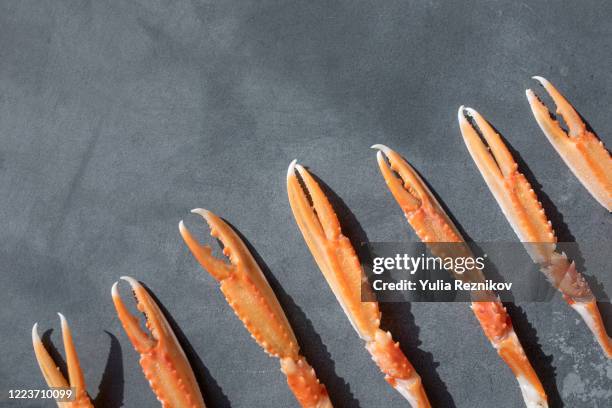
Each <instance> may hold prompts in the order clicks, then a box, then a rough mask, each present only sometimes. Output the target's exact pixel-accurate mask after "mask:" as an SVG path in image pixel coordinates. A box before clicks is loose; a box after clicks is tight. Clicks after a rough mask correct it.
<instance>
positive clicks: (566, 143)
mask: <svg viewBox="0 0 612 408" xmlns="http://www.w3.org/2000/svg"><path fill="white" fill-rule="evenodd" d="M533 79H535V80H536V81H538V82H539V83H540V85H542V86H543V87H544V89H545V90H546V91H547V92H548V94H549V95H550V97H551V98H552V100H553V102H554V103H555V104H556V105H557V114H558V115H560V116H561V117H562V118H563V120H564V121H565V123H566V124H567V127H568V132H567V133H566V132H565V130H563V129H562V128H561V125H559V122H558V121H557V120H555V119H553V118H551V115H550V112H549V110H548V108H547V107H546V105H544V104H543V103H542V101H540V99H538V97H537V96H536V94H535V93H534V92H533V91H532V90H531V89H527V91H526V94H527V100H528V101H529V105H530V106H531V111H532V112H533V116H534V117H535V119H536V121H537V122H538V125H540V128H541V129H542V132H544V134H545V135H546V137H547V138H548V140H549V141H550V143H551V144H552V145H553V147H554V148H555V150H556V151H557V153H559V155H560V156H561V158H562V159H563V161H564V162H565V164H566V165H567V166H568V167H569V168H570V169H571V170H572V172H573V173H574V175H575V176H576V177H577V178H578V180H580V182H581V183H582V184H583V185H584V186H585V187H586V189H587V190H588V191H589V192H590V193H591V195H592V196H593V197H594V198H595V199H596V200H597V201H598V202H599V203H600V204H601V205H603V206H604V207H605V208H606V209H607V210H608V211H612V157H611V156H610V153H609V152H608V151H607V150H606V148H605V147H604V145H603V143H602V141H601V140H599V139H598V138H597V136H595V135H594V134H593V133H591V132H589V131H588V130H587V126H586V124H585V123H584V122H583V120H582V119H581V118H580V115H579V114H578V113H577V112H576V110H575V109H574V108H573V107H572V105H571V104H570V103H569V102H568V101H567V100H566V99H565V98H564V97H563V95H561V93H560V92H559V91H558V90H557V89H556V88H555V87H554V86H553V85H552V84H551V83H550V82H548V81H547V80H546V79H545V78H542V77H539V76H534V77H533Z"/></svg>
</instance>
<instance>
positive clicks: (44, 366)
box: [32, 313, 93, 408]
mask: <svg viewBox="0 0 612 408" xmlns="http://www.w3.org/2000/svg"><path fill="white" fill-rule="evenodd" d="M58 315H59V317H60V321H61V324H62V339H63V341H64V352H65V353H66V367H67V368H68V380H66V378H65V377H64V375H63V374H62V372H61V371H60V369H59V367H58V366H57V364H56V363H55V361H53V358H52V357H51V355H50V354H49V352H48V351H47V349H46V348H45V346H44V345H43V343H42V341H41V340H40V337H39V335H38V323H36V324H34V327H32V344H33V345H34V353H35V354H36V360H37V361H38V366H39V367H40V371H42V374H43V377H45V381H46V382H47V385H48V386H49V388H65V389H68V388H72V390H73V392H74V398H72V397H71V398H70V399H69V400H68V399H66V400H58V401H57V405H58V406H59V407H60V408H86V407H87V408H93V404H92V403H91V400H90V399H89V396H88V395H87V389H86V385H85V378H84V377H83V371H81V365H80V364H79V356H78V355H77V352H76V348H75V347H74V342H73V341H72V334H71V332H70V327H69V326H68V322H67V321H66V318H65V317H64V315H63V314H61V313H58Z"/></svg>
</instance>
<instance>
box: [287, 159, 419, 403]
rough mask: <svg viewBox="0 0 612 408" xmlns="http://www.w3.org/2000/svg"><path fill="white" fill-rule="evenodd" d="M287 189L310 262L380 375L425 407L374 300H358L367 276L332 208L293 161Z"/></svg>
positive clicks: (413, 375) (416, 377)
mask: <svg viewBox="0 0 612 408" xmlns="http://www.w3.org/2000/svg"><path fill="white" fill-rule="evenodd" d="M296 172H297V173H299V175H300V177H301V179H302V181H303V183H304V186H305V188H306V189H307V191H308V195H309V196H310V197H311V199H312V203H313V205H312V206H311V204H310V202H309V200H308V196H307V195H306V192H305V191H304V190H303V188H302V185H301V184H300V180H299V179H298V177H297V174H296ZM287 190H288V194H289V203H290V204H291V209H292V211H293V215H294V217H295V220H296V222H297V224H298V227H299V229H300V231H301V232H302V235H303V236H304V240H305V241H306V244H307V245H308V248H309V249H310V252H311V253H312V255H313V257H314V259H315V262H316V263H317V265H318V266H319V269H321V272H322V273H323V276H324V277H325V279H326V280H327V283H328V284H329V286H330V288H331V290H332V292H333V293H334V295H335V296H336V299H338V302H339V303H340V305H341V306H342V309H343V310H344V313H345V314H346V316H347V317H348V319H349V321H350V322H351V324H352V325H353V328H354V329H355V330H356V331H357V333H358V334H359V337H360V338H361V339H362V340H364V341H365V343H366V349H367V350H368V351H369V352H370V354H371V355H372V359H373V360H374V362H375V363H376V364H377V365H378V367H379V368H380V370H381V371H382V372H383V373H384V374H385V379H386V380H387V382H388V383H389V384H391V386H393V388H395V389H396V390H397V391H399V392H400V393H401V394H402V395H403V396H404V398H406V399H407V400H408V401H409V403H410V405H411V406H412V407H419V408H421V407H430V404H429V400H428V399H427V395H426V393H425V389H424V388H423V385H422V382H421V377H420V376H419V375H418V373H417V372H416V370H415V369H414V367H413V366H412V364H411V363H410V361H408V358H406V356H405V355H404V353H403V352H402V350H401V349H400V347H399V344H398V343H395V342H393V339H392V338H391V333H389V332H384V331H383V330H381V328H380V317H381V315H380V311H379V309H378V303H377V302H375V301H373V302H362V301H361V299H362V291H368V292H369V290H370V289H369V286H368V281H367V278H366V276H365V273H364V272H363V270H362V269H361V265H360V264H359V260H358V258H357V254H356V253H355V249H354V248H353V246H352V244H351V242H350V241H349V239H348V238H347V237H346V236H344V235H343V234H342V231H341V227H340V222H339V221H338V217H337V216H336V213H335V212H334V209H333V208H332V206H331V204H330V202H329V201H328V200H327V197H326V196H325V194H324V193H323V190H322V189H321V187H320V186H319V184H318V183H317V182H316V181H315V179H314V178H313V177H312V176H311V175H310V173H308V171H306V169H305V168H304V167H302V166H300V165H299V164H296V162H295V161H293V162H292V163H291V165H290V166H289V171H288V174H287ZM367 295H368V296H364V298H371V294H370V293H368V294H367Z"/></svg>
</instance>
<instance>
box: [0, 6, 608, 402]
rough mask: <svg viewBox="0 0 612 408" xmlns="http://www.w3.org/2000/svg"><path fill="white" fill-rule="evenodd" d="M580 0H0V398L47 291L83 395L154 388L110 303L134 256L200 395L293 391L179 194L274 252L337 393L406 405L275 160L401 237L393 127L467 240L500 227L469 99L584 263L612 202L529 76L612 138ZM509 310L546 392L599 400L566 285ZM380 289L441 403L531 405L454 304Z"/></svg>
mask: <svg viewBox="0 0 612 408" xmlns="http://www.w3.org/2000/svg"><path fill="white" fill-rule="evenodd" d="M580 3H581V4H578V2H571V1H565V2H553V1H546V2H545V1H542V2H497V1H495V2H491V1H479V2H466V3H465V4H464V5H463V6H461V7H458V6H457V5H454V2H444V1H427V2H423V1H387V2H356V1H344V2H334V3H333V4H332V3H331V2H327V1H319V0H314V1H302V2H294V1H278V2H271V1H249V2H247V1H236V2H234V1H220V2H202V1H199V0H193V1H178V2H167V1H152V0H151V1H25V0H19V1H3V2H2V3H0V197H1V201H0V222H1V225H2V228H1V229H0V265H1V266H0V267H1V268H2V271H1V273H0V287H1V288H2V292H3V296H2V301H1V303H0V306H1V307H0V319H1V321H0V332H1V333H2V334H1V336H2V337H1V340H0V349H1V350H2V353H0V392H2V398H5V397H6V391H7V390H8V389H9V388H32V387H42V386H43V385H44V383H43V380H42V377H41V375H40V372H39V370H38V367H37V366H36V362H35V359H34V355H33V352H32V348H31V343H30V330H31V327H32V324H33V323H34V322H36V321H38V322H40V330H41V333H42V332H46V331H47V330H50V329H52V330H53V332H52V334H51V340H52V342H53V343H54V344H55V345H56V346H57V347H58V348H59V349H61V339H60V336H59V319H58V318H57V316H56V315H55V312H57V311H61V312H63V313H65V315H66V316H67V318H68V319H69V321H70V323H71V325H72V329H73V332H74V336H75V341H76V346H77V348H78V351H79V354H80V357H81V360H82V365H83V368H84V370H85V377H86V380H87V383H88V390H89V392H90V394H91V395H92V396H97V406H99V407H101V406H105V407H111V408H114V407H119V406H122V405H123V406H126V407H142V406H157V403H156V401H155V398H154V395H153V394H152V393H151V392H150V390H149V389H148V385H147V383H146V381H145V379H144V377H143V376H142V374H141V372H140V368H139V366H138V363H137V361H138V356H137V354H136V353H135V352H134V351H133V349H132V347H131V345H130V344H129V342H128V340H127V338H126V336H125V334H124V332H123V330H122V328H121V327H120V325H119V322H118V319H117V318H116V316H115V312H114V308H113V306H112V303H111V298H110V287H111V285H112V283H113V282H114V281H115V280H117V279H118V277H119V276H121V275H126V274H127V275H131V276H133V277H135V278H138V279H140V280H142V281H143V282H145V283H146V284H147V285H148V286H149V287H150V288H151V290H152V291H153V292H154V293H155V294H156V295H157V297H158V298H159V299H160V301H161V302H162V303H163V305H164V306H165V308H167V310H168V311H169V313H170V314H171V316H172V318H173V320H174V321H175V323H176V326H177V327H178V328H180V337H181V339H182V341H183V343H184V344H185V347H186V350H187V353H188V355H189V356H190V357H191V361H192V362H193V364H194V365H195V371H196V373H197V376H198V379H199V380H200V383H201V385H202V389H203V392H204V393H205V399H206V401H207V402H208V403H209V405H210V406H212V407H229V406H232V407H294V406H296V403H295V401H294V399H293V397H292V396H291V394H290V393H289V391H288V389H287V387H286V386H285V380H284V378H283V376H282V375H281V374H280V372H279V370H278V362H277V361H276V360H273V359H270V358H268V357H267V356H266V355H265V354H264V353H263V352H262V351H261V350H260V349H259V347H258V346H257V345H256V344H255V343H254V342H253V341H252V340H251V338H250V337H249V336H248V335H247V333H246V331H245V330H244V329H243V328H242V327H241V324H240V323H239V321H238V320H237V319H236V318H235V317H234V315H233V313H232V312H231V310H230V309H229V307H228V306H227V305H226V302H225V300H224V299H223V298H222V296H221V295H220V293H219V291H218V290H217V285H216V284H215V282H213V280H212V279H211V278H210V277H209V276H208V275H207V274H206V273H204V272H203V271H202V270H201V269H200V268H199V266H197V265H196V263H195V261H194V260H193V258H192V257H191V255H190V254H189V253H188V252H187V250H186V248H185V247H184V245H183V243H182V242H181V240H180V237H179V235H178V231H177V223H178V221H179V220H180V219H181V218H182V217H186V222H187V223H188V224H189V225H190V226H191V227H192V229H195V230H200V231H202V234H200V235H202V236H204V235H205V229H204V228H203V225H202V223H201V222H200V221H199V220H197V219H195V218H193V217H189V216H186V214H188V210H189V209H191V208H193V207H196V206H202V207H205V208H209V209H211V210H213V211H215V212H217V213H219V214H220V215H222V216H224V217H225V218H226V219H228V220H229V221H230V222H231V223H232V224H234V225H235V226H236V227H237V229H238V230H240V232H241V233H242V234H243V235H244V236H245V237H246V238H247V239H248V240H249V241H250V243H251V244H252V246H253V247H254V248H255V249H256V251H257V252H258V254H259V256H260V257H261V259H262V260H263V262H265V264H266V265H267V266H266V270H267V272H268V277H269V278H270V281H271V282H272V285H273V287H274V289H275V290H276V292H277V293H278V294H279V297H280V300H281V302H282V304H283V306H284V307H285V309H286V310H287V313H288V315H289V319H290V320H291V322H292V324H293V326H294V328H295V331H296V333H297V335H298V337H299V339H300V342H301V345H302V347H303V351H304V354H305V355H306V356H307V357H308V358H309V360H310V361H311V362H312V364H313V365H314V366H315V367H316V369H317V370H318V372H319V375H320V377H321V379H322V380H323V382H324V383H325V384H327V386H328V388H329V391H330V394H331V396H332V399H333V401H334V402H335V403H336V406H338V407H364V408H365V407H405V406H406V403H405V401H403V400H402V399H401V398H400V396H399V395H398V394H397V393H395V392H394V391H393V390H391V389H390V388H389V387H388V386H387V385H386V384H385V382H384V380H383V377H382V376H381V375H380V374H379V373H378V370H377V369H376V368H375V366H374V365H373V363H372V362H371V361H370V359H369V357H368V355H367V354H366V353H365V351H364V350H363V345H362V342H361V341H359V340H358V338H357V336H356V335H354V333H353V332H352V331H351V327H350V325H349V323H348V321H347V319H346V318H345V316H344V315H343V314H342V311H341V309H340V307H339V306H338V304H337V302H336V300H335V299H334V298H333V296H332V294H331V292H330V291H329V290H328V288H327V285H326V283H325V281H324V279H323V278H322V276H321V273H320V272H319V271H318V270H317V268H316V266H315V265H314V263H313V261H312V258H311V256H310V254H309V253H308V250H307V248H306V246H305V244H304V243H303V241H302V238H301V236H300V235H299V232H298V230H297V228H296V226H295V223H294V221H293V219H292V216H291V213H290V210H289V206H288V202H287V198H286V191H285V171H286V168H287V165H288V163H289V162H290V161H291V160H292V159H293V158H296V157H297V158H298V159H299V160H300V161H301V162H302V163H303V164H306V165H308V166H310V168H311V169H312V171H313V172H314V173H315V174H316V175H317V176H319V177H320V178H321V179H322V180H324V181H325V183H327V184H328V185H329V186H330V188H331V189H332V190H334V191H335V193H336V194H337V195H338V196H339V197H340V198H341V199H342V200H343V201H344V203H345V204H346V206H347V207H348V208H350V210H351V211H352V215H351V214H349V213H347V212H346V211H340V212H341V214H342V219H343V223H344V225H345V227H346V231H347V233H348V234H349V235H351V236H352V237H356V239H363V238H364V237H365V234H367V238H369V240H370V241H411V240H415V239H416V238H415V236H414V235H413V233H412V231H411V230H410V229H409V227H408V226H407V225H406V223H405V221H404V219H403V216H402V214H401V212H400V210H399V208H398V207H397V205H396V204H395V203H394V202H393V200H392V198H391V196H390V194H389V193H388V191H387V190H386V187H385V185H384V183H383V181H382V178H381V176H380V174H379V173H378V169H377V167H376V163H375V156H374V153H373V151H371V150H370V149H369V148H368V147H369V146H370V145H371V144H372V143H386V144H388V145H389V146H391V147H393V148H395V149H397V150H398V151H399V152H401V153H402V154H404V155H405V156H406V157H407V158H408V159H409V160H410V161H411V162H412V164H413V165H414V166H415V167H416V168H417V169H418V170H419V171H420V172H421V173H422V174H423V175H424V176H425V177H426V179H427V181H428V182H429V183H430V184H431V186H432V187H433V188H434V189H435V191H436V192H437V193H438V195H439V196H440V197H441V199H442V200H443V201H444V202H445V203H446V205H447V206H448V207H449V209H450V210H451V212H452V214H453V216H454V217H455V218H456V220H457V221H458V223H459V224H460V225H461V226H462V227H463V229H464V230H465V231H466V233H467V235H468V236H469V237H470V238H471V239H473V240H476V241H492V240H495V241H504V240H505V241H513V240H515V236H514V234H513V232H512V230H511V229H510V227H509V225H508V223H507V222H506V220H505V219H504V217H503V215H502V213H501V211H500V210H499V208H498V207H497V205H496V204H495V202H494V200H493V198H492V196H491V194H490V193H489V192H488V190H487V188H486V186H485V184H484V182H483V180H482V179H481V177H480V175H479V174H478V173H477V171H476V169H475V166H474V164H473V163H472V161H471V159H470V157H469V155H468V153H467V151H466V149H465V147H464V145H463V142H462V140H461V137H460V135H459V131H458V127H457V123H456V112H457V107H458V106H459V105H460V104H468V105H471V106H473V107H475V108H477V109H479V110H480V111H481V112H482V113H483V114H484V115H485V116H487V117H488V118H489V119H490V120H491V121H492V122H493V124H494V125H495V126H496V127H497V128H498V129H499V130H500V131H501V132H502V134H503V135H505V137H506V138H507V140H508V141H509V143H510V144H511V145H512V146H513V147H514V148H515V149H516V150H517V151H519V152H520V155H521V157H522V159H523V160H524V163H527V164H528V166H529V169H526V168H525V167H523V170H524V171H526V173H527V174H528V176H529V177H530V178H531V180H532V181H533V182H534V183H535V184H536V185H537V189H538V191H539V193H540V197H541V198H542V200H543V201H544V204H545V207H546V210H547V212H548V214H549V216H550V218H551V219H552V220H553V223H554V226H555V228H556V229H557V231H558V233H559V236H560V239H561V240H573V239H575V240H576V241H578V242H580V243H581V250H582V254H583V259H582V260H580V264H581V267H582V269H583V270H584V271H585V272H586V273H587V274H589V275H591V276H594V277H596V276H598V275H599V276H602V275H604V274H607V273H609V271H606V270H603V269H596V268H593V267H592V264H590V263H589V259H590V258H592V256H593V255H592V253H591V252H592V251H590V249H589V242H593V241H596V240H601V239H602V238H604V237H605V238H608V239H609V238H610V230H611V219H610V216H609V215H608V214H607V213H606V212H605V210H603V209H602V208H601V207H600V206H598V204H597V203H596V202H595V201H594V200H593V199H592V198H591V197H590V196H589V194H588V193H587V192H586V191H585V189H584V188H583V187H582V186H581V185H580V184H579V183H578V182H577V180H576V179H575V178H574V177H573V175H572V174H571V173H570V172H569V170H568V169H567V168H566V167H565V166H564V165H563V164H562V162H561V160H560V159H559V157H558V156H557V155H556V153H555V152H554V151H553V149H552V147H551V146H550V145H549V144H548V142H547V141H546V139H545V138H544V136H543V135H542V134H541V132H540V130H539V129H538V127H537V125H536V123H535V121H534V120H533V119H532V117H531V114H530V111H529V108H528V105H527V102H526V100H525V97H524V90H525V88H526V87H531V86H535V84H534V81H532V80H530V79H529V78H530V76H531V75H535V74H540V75H544V76H546V77H548V78H549V79H550V80H551V81H553V82H554V83H555V84H556V85H558V87H559V88H560V89H561V90H563V91H564V92H565V93H566V94H567V95H568V97H569V98H570V99H571V100H572V102H573V103H574V104H575V106H576V107H577V108H578V109H579V110H580V111H581V112H582V113H583V115H584V116H585V117H586V118H588V120H589V122H590V124H591V125H592V126H593V128H594V129H595V130H596V131H598V132H599V134H600V136H601V137H602V139H603V140H604V142H607V143H608V145H610V144H612V140H611V139H610V134H611V132H612V116H611V115H610V109H611V106H612V81H611V80H610V78H611V77H610V66H612V25H611V24H610V17H611V13H612V4H611V3H609V2H603V1H601V2H597V1H589V2H580ZM600 289H601V291H604V292H605V291H607V293H608V294H610V293H612V287H603V288H600ZM122 290H123V293H124V295H126V296H127V295H128V294H129V291H128V290H127V289H126V288H125V285H124V286H122ZM510 311H511V314H512V317H513V319H514V321H515V325H516V326H517V331H518V332H519V335H520V336H521V338H522V339H523V342H524V343H525V344H526V347H527V349H528V352H529V356H530V358H531V359H532V361H533V362H534V365H535V366H536V368H537V371H538V373H539V374H540V376H541V377H542V379H543V381H544V383H545V385H546V389H547V391H548V393H549V395H550V399H551V401H552V404H551V405H552V406H555V407H559V406H563V405H564V406H566V407H583V406H586V407H604V406H609V402H610V400H611V398H612V387H611V384H612V365H611V364H610V362H608V361H606V359H605V358H604V357H603V355H602V353H601V351H600V350H599V348H598V347H597V346H596V344H595V343H594V341H593V339H592V337H591V335H590V334H589V333H587V332H586V329H585V326H584V325H583V324H582V323H581V322H579V321H578V319H577V315H576V314H574V313H573V312H572V311H571V310H569V308H567V307H566V306H565V305H564V304H563V302H562V301H561V300H560V298H559V297H558V296H557V297H555V299H554V300H553V301H551V302H549V303H539V304H528V303H519V304H517V305H516V306H514V307H512V308H511V310H510ZM605 311H606V312H607V313H606V317H607V319H608V322H610V316H612V314H611V313H610V307H609V305H606V306H605ZM383 312H384V322H383V323H384V326H385V327H386V328H389V329H391V330H392V331H393V332H394V334H395V336H396V337H397V338H398V339H399V340H400V341H401V344H402V347H403V349H404V350H405V351H406V353H407V355H408V356H409V357H410V359H411V360H412V361H413V362H414V365H415V366H416V367H417V368H418V370H419V372H420V373H421V375H422V376H423V379H424V382H425V385H426V387H427V390H428V391H429V393H430V396H431V399H432V402H433V403H434V405H435V406H438V407H453V406H457V407H491V406H496V407H500V408H501V407H522V406H523V403H522V400H521V398H520V394H519V390H518V387H517V386H516V384H515V380H514V379H513V377H512V375H511V373H510V371H509V370H508V369H507V368H506V367H505V366H504V364H503V363H502V362H501V360H500V359H499V358H498V357H497V355H496V353H495V351H494V350H493V349H492V347H490V345H489V344H488V342H487V341H486V339H485V338H484V336H483V334H482V333H481V330H480V328H479V326H478V325H477V322H476V320H475V319H474V317H473V315H472V314H471V311H470V310H469V308H468V307H467V305H465V304H425V303H420V304H412V305H410V304H396V305H387V306H383ZM2 405H3V406H5V405H6V401H4V402H2ZM52 405H53V404H51V403H42V402H40V401H39V402H30V403H29V404H27V403H25V402H22V403H20V404H16V403H12V404H11V403H9V404H8V406H30V407H35V406H49V407H50V406H52Z"/></svg>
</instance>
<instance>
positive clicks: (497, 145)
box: [459, 106, 612, 358]
mask: <svg viewBox="0 0 612 408" xmlns="http://www.w3.org/2000/svg"><path fill="white" fill-rule="evenodd" d="M464 111H465V113H467V114H468V115H469V116H470V117H471V118H472V119H473V120H474V121H475V122H476V125H477V126H478V127H479V128H480V132H481V133H482V135H483V137H484V139H485V140H486V142H487V144H488V147H489V149H490V150H491V152H489V149H487V146H486V145H485V144H484V143H483V141H482V139H481V138H480V136H479V135H478V133H477V131H476V129H474V127H473V126H472V125H471V124H470V123H469V122H468V120H467V118H466V116H465V113H464ZM459 125H460V128H461V133H462V135H463V139H464V141H465V144H466V145H467V148H468V151H469V152H470V154H471V155H472V158H473V159H474V162H475V163H476V166H477V167H478V169H479V170H480V173H481V174H482V176H483V178H484V179H485V182H486V183H487V185H488V187H489V189H490V190H491V192H492V193H493V196H494V197H495V199H496V201H497V203H498V204H499V206H500V208H501V209H502V212H503V213H504V215H505V216H506V219H507V220H508V222H509V223H510V225H512V228H513V229H514V232H515V233H516V235H517V236H518V237H519V239H520V240H521V242H523V243H524V245H525V248H526V249H527V252H528V253H529V255H530V256H531V258H532V259H533V260H534V262H536V263H537V264H539V265H540V270H541V271H542V272H543V273H544V274H545V275H546V277H547V278H548V280H549V281H550V282H551V284H552V285H553V286H554V287H555V288H557V289H558V290H559V291H560V292H561V293H562V294H563V297H564V298H565V300H566V301H567V302H568V303H569V304H570V306H571V307H572V308H573V309H574V310H576V311H577V312H578V313H579V314H580V316H581V317H582V318H583V320H584V321H585V323H586V324H587V326H588V327H589V329H590V330H591V332H592V333H593V334H594V335H595V338H596V339H597V341H598V342H599V344H600V345H601V347H602V348H603V350H604V352H605V354H606V356H607V357H608V358H612V339H610V337H608V335H607V334H606V330H605V327H604V325H603V320H602V318H601V315H600V313H599V310H598V309H597V306H596V302H595V297H594V296H593V293H592V292H591V289H590V288H589V285H588V283H587V282H586V281H585V279H584V277H583V276H582V275H581V274H580V272H578V271H577V270H576V266H575V264H574V263H573V262H570V261H569V260H568V259H567V256H566V255H565V254H564V253H559V252H557V251H556V238H555V234H554V231H553V229H552V225H551V223H550V221H548V219H547V218H546V214H545V213H544V209H543V208H542V204H541V203H540V202H538V199H537V196H536V194H535V192H534V191H533V189H532V188H531V185H530V184H529V182H528V181H527V179H526V178H525V176H524V175H523V174H521V173H520V172H519V171H518V165H517V163H516V162H515V161H514V159H513V158H512V155H511V153H510V151H509V150H508V148H507V147H506V145H505V144H504V142H503V141H502V139H501V137H500V136H499V135H498V134H497V133H496V132H495V131H494V130H493V128H492V126H491V125H490V124H489V123H488V122H487V121H486V120H485V119H484V118H483V117H482V116H481V115H480V114H479V113H478V112H476V111H475V110H473V109H470V108H463V106H462V107H461V108H459Z"/></svg>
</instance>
